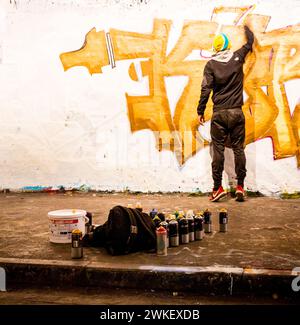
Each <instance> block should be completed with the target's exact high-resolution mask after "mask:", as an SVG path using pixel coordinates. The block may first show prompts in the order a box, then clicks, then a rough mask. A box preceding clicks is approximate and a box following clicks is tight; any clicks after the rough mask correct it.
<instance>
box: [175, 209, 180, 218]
mask: <svg viewBox="0 0 300 325" xmlns="http://www.w3.org/2000/svg"><path fill="white" fill-rule="evenodd" d="M174 216H175V218H176V220H177V219H178V216H179V212H178V210H176V211H175V212H174Z"/></svg>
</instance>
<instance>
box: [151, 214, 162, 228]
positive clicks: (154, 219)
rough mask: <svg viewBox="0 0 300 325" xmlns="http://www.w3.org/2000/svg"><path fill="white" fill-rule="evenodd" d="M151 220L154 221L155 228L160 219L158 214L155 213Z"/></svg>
mask: <svg viewBox="0 0 300 325" xmlns="http://www.w3.org/2000/svg"><path fill="white" fill-rule="evenodd" d="M152 221H153V222H154V225H155V228H158V227H159V225H160V223H161V220H160V218H159V216H158V215H156V216H155V217H154V218H153V219H152Z"/></svg>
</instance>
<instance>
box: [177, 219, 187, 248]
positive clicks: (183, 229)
mask: <svg viewBox="0 0 300 325" xmlns="http://www.w3.org/2000/svg"><path fill="white" fill-rule="evenodd" d="M178 226H179V236H180V237H179V238H180V244H188V243H189V238H190V236H189V223H188V220H187V219H186V218H184V217H182V218H181V219H179V221H178Z"/></svg>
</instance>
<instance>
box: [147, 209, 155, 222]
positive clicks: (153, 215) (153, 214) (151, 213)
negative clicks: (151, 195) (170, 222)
mask: <svg viewBox="0 0 300 325" xmlns="http://www.w3.org/2000/svg"><path fill="white" fill-rule="evenodd" d="M149 214H150V217H151V219H152V220H153V219H154V217H155V216H156V215H157V209H152V210H151V211H150V213H149Z"/></svg>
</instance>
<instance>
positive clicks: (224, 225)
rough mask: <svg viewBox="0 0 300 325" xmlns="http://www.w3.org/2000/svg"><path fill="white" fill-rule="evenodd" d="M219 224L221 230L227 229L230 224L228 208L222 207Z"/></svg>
mask: <svg viewBox="0 0 300 325" xmlns="http://www.w3.org/2000/svg"><path fill="white" fill-rule="evenodd" d="M219 225H220V232H226V231H227V225H228V213H227V210H226V209H221V210H220V213H219Z"/></svg>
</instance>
